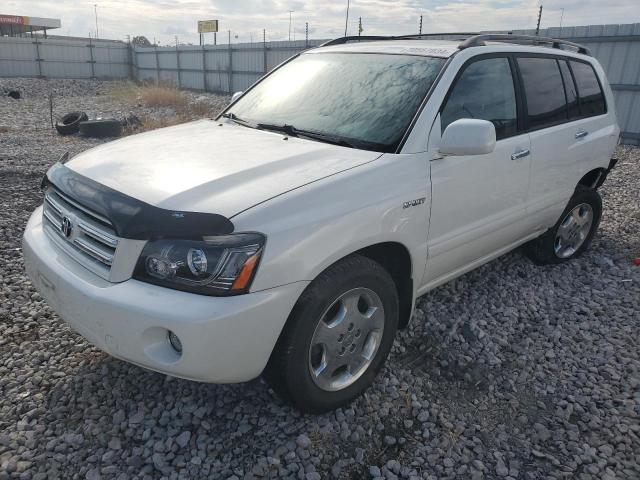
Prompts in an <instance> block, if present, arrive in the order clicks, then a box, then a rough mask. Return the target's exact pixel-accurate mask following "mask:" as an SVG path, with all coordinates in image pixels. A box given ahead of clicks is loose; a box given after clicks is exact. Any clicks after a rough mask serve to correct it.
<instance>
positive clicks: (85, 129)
mask: <svg viewBox="0 0 640 480" xmlns="http://www.w3.org/2000/svg"><path fill="white" fill-rule="evenodd" d="M80 135H82V136H83V137H92V138H106V137H119V136H120V135H122V122H121V121H119V120H115V119H106V120H89V121H87V122H81V123H80Z"/></svg>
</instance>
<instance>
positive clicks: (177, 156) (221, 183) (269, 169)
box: [67, 120, 380, 217]
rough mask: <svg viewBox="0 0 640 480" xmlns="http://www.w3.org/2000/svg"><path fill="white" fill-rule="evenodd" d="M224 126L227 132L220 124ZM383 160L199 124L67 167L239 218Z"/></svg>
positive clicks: (177, 206)
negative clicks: (286, 195)
mask: <svg viewBox="0 0 640 480" xmlns="http://www.w3.org/2000/svg"><path fill="white" fill-rule="evenodd" d="M221 125H222V126H221ZM379 156H380V154H379V153H377V152H367V151H364V150H355V149H353V148H346V147H339V146H334V145H329V144H326V143H320V142H310V141H307V140H301V139H298V138H289V139H288V140H284V139H283V136H282V135H280V134H278V133H272V132H266V131H262V130H254V129H251V128H247V127H243V126H240V125H236V124H234V123H232V122H227V121H222V122H215V121H212V120H200V121H197V122H191V123H185V124H182V125H177V126H175V127H169V128H163V129H159V130H153V131H150V132H145V133H142V134H139V135H133V136H131V137H126V138H122V139H119V140H116V141H114V142H109V143H105V144H103V145H100V146H99V147H96V148H93V149H91V150H88V151H86V152H83V153H81V154H80V155H78V156H76V157H74V158H73V159H72V160H70V161H69V162H68V163H67V166H68V167H69V168H71V169H72V170H75V171H76V172H78V173H79V174H81V175H84V176H85V177H89V178H91V179H92V180H95V181H97V182H99V183H101V184H103V185H106V186H107V187H111V188H113V189H114V190H117V191H119V192H122V193H125V194H127V195H129V196H131V197H134V198H137V199H138V200H142V201H144V202H147V203H149V204H151V205H156V206H158V207H161V208H166V209H170V210H184V211H193V212H206V213H218V214H220V215H224V216H226V217H232V216H233V215H235V214H236V213H238V212H240V211H242V210H244V209H246V208H249V207H252V206H253V205H255V204H256V203H260V202H263V201H265V200H267V199H269V198H271V197H273V196H276V195H280V194H282V193H283V192H286V191H288V190H291V189H294V188H297V187H299V186H301V185H304V184H306V183H309V182H313V181H315V180H318V179H320V178H323V177H326V176H328V175H333V174H335V173H337V172H340V171H343V170H347V169H349V168H353V167H355V166H357V165H361V164H363V163H366V162H370V161H372V160H374V159H376V158H377V157H379Z"/></svg>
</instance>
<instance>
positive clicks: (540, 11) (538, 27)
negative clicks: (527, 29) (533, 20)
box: [536, 5, 542, 36]
mask: <svg viewBox="0 0 640 480" xmlns="http://www.w3.org/2000/svg"><path fill="white" fill-rule="evenodd" d="M540 20H542V5H540V10H539V11H538V25H537V26H536V36H537V35H539V34H540Z"/></svg>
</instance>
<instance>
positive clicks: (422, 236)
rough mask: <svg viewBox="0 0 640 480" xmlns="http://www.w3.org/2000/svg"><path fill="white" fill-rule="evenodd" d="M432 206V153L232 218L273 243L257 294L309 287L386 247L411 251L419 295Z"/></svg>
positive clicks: (369, 168)
mask: <svg viewBox="0 0 640 480" xmlns="http://www.w3.org/2000/svg"><path fill="white" fill-rule="evenodd" d="M430 206H431V184H430V176H429V162H428V160H427V156H426V154H411V155H397V154H385V155H383V156H381V157H380V158H379V159H378V160H376V161H374V162H371V163H369V164H366V165H361V166H359V167H356V168H353V169H351V170H348V171H345V172H341V173H339V174H336V175H333V176H331V177H328V178H325V179H322V180H319V181H317V182H314V183H312V184H309V185H306V186H304V187H302V188H299V189H296V190H294V191H291V192H287V193H285V194H283V195H280V196H278V197H275V198H273V199H271V200H269V201H267V202H265V203H263V204H260V205H257V206H255V207H253V208H251V209H249V210H247V211H245V212H242V213H241V214H239V215H237V216H235V217H232V219H233V223H234V225H235V226H236V231H260V232H263V233H265V234H266V236H267V243H266V246H265V252H264V256H263V258H262V260H261V265H260V267H259V270H258V272H257V275H256V278H255V280H254V283H253V287H252V291H258V290H262V289H267V288H273V287H276V286H279V285H284V284H287V283H291V282H296V281H311V280H313V279H314V278H316V277H317V276H318V275H319V274H320V273H321V272H322V271H323V270H325V269H326V268H327V267H329V266H330V265H332V264H333V263H335V262H336V261H338V260H340V259H341V258H344V257H346V256H347V255H349V254H351V253H353V252H355V251H357V250H360V249H362V248H364V247H367V246H370V245H374V244H378V243H382V242H397V243H400V244H402V245H404V246H405V247H406V248H407V250H408V251H409V253H410V255H411V258H412V272H415V273H414V274H413V275H412V276H413V277H414V290H415V288H417V282H416V281H415V280H418V281H419V280H420V279H421V278H422V274H423V272H424V268H425V264H426V258H427V233H428V227H429V212H430ZM414 293H415V292H414Z"/></svg>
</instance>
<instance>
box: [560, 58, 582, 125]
mask: <svg viewBox="0 0 640 480" xmlns="http://www.w3.org/2000/svg"><path fill="white" fill-rule="evenodd" d="M558 63H559V64H560V72H561V73H562V81H563V82H564V91H565V94H566V96H567V108H568V109H569V120H575V119H576V118H580V109H579V108H578V91H577V90H576V84H575V82H574V81H573V75H571V70H569V64H568V63H567V62H566V61H564V60H559V61H558Z"/></svg>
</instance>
